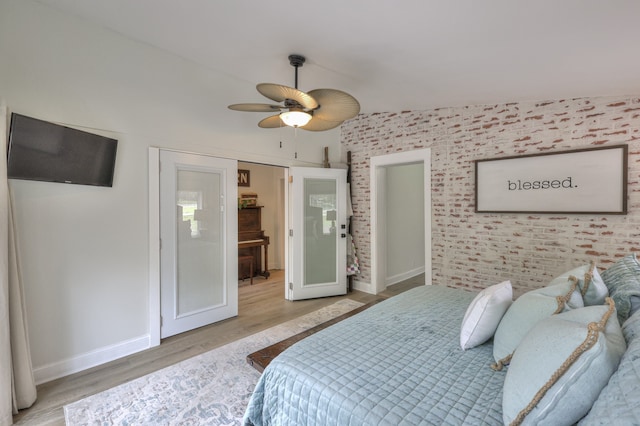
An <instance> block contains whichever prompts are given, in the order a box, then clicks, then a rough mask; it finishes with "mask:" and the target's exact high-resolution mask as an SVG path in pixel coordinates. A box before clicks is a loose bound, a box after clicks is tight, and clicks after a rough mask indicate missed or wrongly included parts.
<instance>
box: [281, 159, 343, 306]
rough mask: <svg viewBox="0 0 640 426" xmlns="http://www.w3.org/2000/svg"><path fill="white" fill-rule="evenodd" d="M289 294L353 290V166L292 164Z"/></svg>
mask: <svg viewBox="0 0 640 426" xmlns="http://www.w3.org/2000/svg"><path fill="white" fill-rule="evenodd" d="M289 176H290V178H289V182H290V188H289V202H288V205H289V217H290V220H289V223H290V231H289V263H288V265H289V268H288V270H287V281H288V283H289V284H288V292H287V295H288V297H287V298H288V299H291V300H299V299H311V298H316V297H327V296H336V295H342V294H346V293H347V172H346V170H342V169H321V168H306V167H292V168H290V169H289Z"/></svg>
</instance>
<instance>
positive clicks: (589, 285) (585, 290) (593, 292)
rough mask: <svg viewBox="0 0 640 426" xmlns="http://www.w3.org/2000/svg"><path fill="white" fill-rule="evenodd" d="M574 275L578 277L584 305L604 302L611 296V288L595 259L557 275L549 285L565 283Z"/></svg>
mask: <svg viewBox="0 0 640 426" xmlns="http://www.w3.org/2000/svg"><path fill="white" fill-rule="evenodd" d="M572 275H573V276H574V277H576V278H578V287H580V292H581V293H582V299H583V300H584V306H593V305H602V304H604V299H605V298H606V297H607V296H609V289H608V288H607V286H606V285H605V283H604V280H603V279H602V277H601V276H600V272H599V271H598V268H596V263H595V262H593V261H592V262H591V263H589V264H588V265H582V266H579V267H577V268H574V269H572V270H570V271H567V272H565V273H564V274H562V275H559V276H557V277H556V278H554V279H553V280H552V281H551V282H550V283H549V285H556V284H560V283H564V282H566V281H567V280H568V279H569V277H570V276H572Z"/></svg>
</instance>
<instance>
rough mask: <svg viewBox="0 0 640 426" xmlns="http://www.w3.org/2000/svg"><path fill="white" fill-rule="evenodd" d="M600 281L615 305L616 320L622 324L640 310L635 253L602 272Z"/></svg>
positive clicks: (639, 274)
mask: <svg viewBox="0 0 640 426" xmlns="http://www.w3.org/2000/svg"><path fill="white" fill-rule="evenodd" d="M602 279H603V280H604V283H605V284H606V286H607V288H608V289H609V295H610V296H611V298H612V299H613V301H614V302H615V303H616V309H617V311H618V320H619V321H620V324H622V323H624V322H625V320H626V319H627V318H629V317H630V316H631V315H632V314H633V313H634V312H635V310H637V309H640V303H638V302H639V301H640V263H638V259H637V258H636V255H635V253H632V254H629V255H627V256H625V257H623V258H622V259H620V260H619V261H617V262H616V263H615V264H613V266H611V267H610V268H609V269H607V270H605V271H603V272H602Z"/></svg>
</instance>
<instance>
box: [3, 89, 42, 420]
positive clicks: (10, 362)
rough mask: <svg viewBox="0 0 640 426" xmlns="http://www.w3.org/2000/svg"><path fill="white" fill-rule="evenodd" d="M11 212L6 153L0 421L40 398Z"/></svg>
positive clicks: (5, 141) (4, 125)
mask: <svg viewBox="0 0 640 426" xmlns="http://www.w3.org/2000/svg"><path fill="white" fill-rule="evenodd" d="M7 119H8V117H7V107H6V105H5V103H4V102H3V101H2V99H0V150H2V152H4V153H6V152H7ZM25 315H26V312H25V307H24V294H23V292H22V282H21V280H20V268H19V265H18V258H17V251H16V240H15V234H14V227H13V217H12V214H11V202H10V196H9V184H8V181H7V162H6V157H5V156H4V155H3V156H0V425H1V426H5V425H11V424H13V413H17V412H18V410H19V409H22V408H27V407H30V406H31V405H32V404H33V403H34V402H35V400H36V386H35V381H34V379H33V369H32V367H31V353H30V351H29V340H28V338H27V324H26V320H25Z"/></svg>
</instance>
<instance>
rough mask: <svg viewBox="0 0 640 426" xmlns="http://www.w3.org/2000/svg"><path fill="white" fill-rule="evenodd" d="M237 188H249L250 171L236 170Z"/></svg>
mask: <svg viewBox="0 0 640 426" xmlns="http://www.w3.org/2000/svg"><path fill="white" fill-rule="evenodd" d="M238 186H251V171H250V170H242V169H238Z"/></svg>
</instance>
